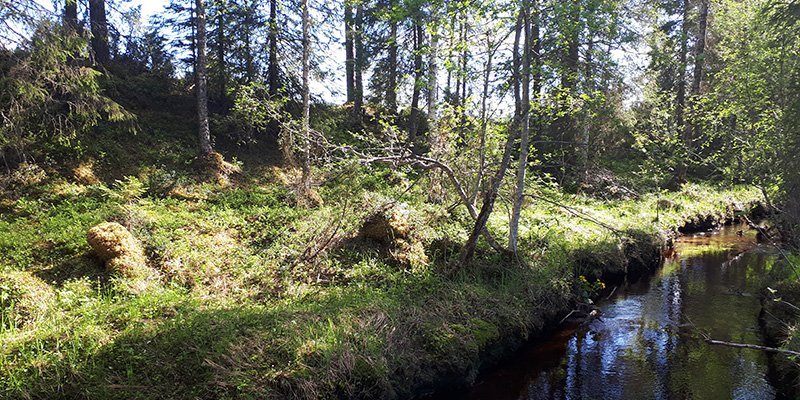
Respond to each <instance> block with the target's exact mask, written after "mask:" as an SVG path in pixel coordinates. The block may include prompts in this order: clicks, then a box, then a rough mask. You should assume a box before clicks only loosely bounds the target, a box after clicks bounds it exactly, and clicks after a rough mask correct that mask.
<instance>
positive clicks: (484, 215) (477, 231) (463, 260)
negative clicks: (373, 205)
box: [459, 12, 524, 266]
mask: <svg viewBox="0 0 800 400" xmlns="http://www.w3.org/2000/svg"><path fill="white" fill-rule="evenodd" d="M523 23H524V18H523V13H522V12H520V13H519V15H518V16H517V23H516V26H515V28H514V32H515V38H514V47H513V52H512V59H513V63H512V70H513V74H514V75H513V78H514V82H513V83H514V88H515V90H514V92H515V96H514V97H515V103H516V104H515V114H514V118H513V120H512V122H511V127H510V129H509V130H508V132H509V133H508V138H507V139H506V144H505V147H504V149H503V158H502V159H501V160H500V167H499V168H498V169H497V172H496V173H495V175H494V177H493V178H492V181H491V185H489V188H488V190H486V191H485V192H484V194H483V205H481V211H480V213H478V218H476V220H475V225H474V226H473V228H472V232H471V233H470V235H469V238H468V239H467V242H466V243H464V247H462V248H461V254H460V255H459V265H461V266H466V265H468V264H469V263H470V262H471V261H472V258H473V256H474V255H475V248H476V247H477V246H478V238H479V237H480V235H481V233H482V232H484V230H485V229H486V224H487V222H489V216H491V214H492V211H493V210H494V204H495V202H496V201H497V196H498V193H499V192H500V185H501V184H502V183H503V178H504V177H505V176H506V171H508V167H509V165H511V155H512V153H513V152H514V143H515V142H516V139H517V135H516V131H517V128H518V126H517V125H518V124H519V122H520V121H521V116H522V111H521V110H522V108H523V105H522V97H521V95H522V93H521V82H520V81H521V78H522V71H521V67H522V61H521V57H520V55H519V45H520V40H519V39H520V33H521V31H522V27H523ZM517 88H520V90H519V91H518V90H516V89H517Z"/></svg>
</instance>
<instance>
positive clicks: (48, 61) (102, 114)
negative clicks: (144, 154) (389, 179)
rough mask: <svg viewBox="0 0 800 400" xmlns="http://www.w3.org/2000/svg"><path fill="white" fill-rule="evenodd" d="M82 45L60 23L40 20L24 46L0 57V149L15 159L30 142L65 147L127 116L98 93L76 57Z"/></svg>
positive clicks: (92, 74)
mask: <svg viewBox="0 0 800 400" xmlns="http://www.w3.org/2000/svg"><path fill="white" fill-rule="evenodd" d="M86 56H87V54H86V41H85V39H84V38H81V37H79V36H78V35H76V34H71V33H69V32H68V31H67V30H66V29H65V28H64V27H62V26H60V25H53V24H52V23H49V22H42V23H41V24H40V25H39V26H38V28H37V29H36V32H35V33H34V34H33V37H32V38H31V39H30V42H29V43H27V47H26V48H24V49H18V50H16V51H14V52H11V51H4V52H3V53H2V54H0V69H2V70H3V75H2V76H3V77H2V79H0V113H2V114H3V116H4V122H3V125H2V126H0V150H2V151H3V152H4V154H5V152H6V151H7V150H11V149H13V150H14V152H15V153H16V154H14V156H17V157H19V159H20V160H24V159H25V151H26V149H27V148H28V147H29V146H30V145H31V144H33V143H36V144H37V145H40V146H50V147H53V146H59V145H65V144H67V143H69V142H70V141H72V140H73V139H75V138H76V137H78V135H80V134H81V133H85V132H87V131H88V130H89V129H90V128H92V127H93V126H95V125H96V124H97V123H98V122H99V121H101V120H105V119H107V120H110V121H124V120H129V119H131V118H132V115H131V114H130V113H128V112H127V111H125V110H124V109H123V108H122V107H121V106H120V105H119V104H117V103H115V102H114V101H113V100H111V99H109V98H108V97H106V96H104V95H103V94H102V90H101V88H100V85H99V81H98V79H99V77H100V73H99V72H97V71H96V70H94V69H91V68H89V67H86V66H84V65H82V63H81V62H79V59H80V58H82V57H86Z"/></svg>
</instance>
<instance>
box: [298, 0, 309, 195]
mask: <svg viewBox="0 0 800 400" xmlns="http://www.w3.org/2000/svg"><path fill="white" fill-rule="evenodd" d="M302 8H303V67H302V68H303V120H302V133H301V134H302V135H303V136H302V138H301V143H300V145H301V146H302V149H301V151H302V169H303V176H302V182H301V189H302V190H303V191H304V195H305V194H307V193H308V191H309V190H310V189H311V154H310V153H311V141H310V139H311V127H310V117H311V90H310V88H309V71H310V69H311V66H310V64H309V60H310V58H311V36H310V34H309V29H310V25H311V17H310V15H309V10H308V0H303V3H302Z"/></svg>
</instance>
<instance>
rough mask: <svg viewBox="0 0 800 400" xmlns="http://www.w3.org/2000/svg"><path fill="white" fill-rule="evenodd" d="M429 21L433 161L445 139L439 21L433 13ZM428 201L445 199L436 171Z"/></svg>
mask: <svg viewBox="0 0 800 400" xmlns="http://www.w3.org/2000/svg"><path fill="white" fill-rule="evenodd" d="M432 14H433V15H431V21H430V28H429V29H430V32H431V34H430V35H431V39H430V48H429V50H428V144H429V145H430V148H431V154H432V155H433V158H435V159H441V158H442V157H443V156H444V155H445V153H446V147H447V137H446V135H445V134H444V132H442V131H440V130H439V127H438V124H439V116H438V112H439V76H438V75H439V60H438V57H439V20H438V16H437V15H436V11H434V12H433V13H432ZM430 179H431V182H430V185H431V186H430V191H429V192H428V197H429V200H431V201H433V202H441V201H442V200H444V197H445V190H444V182H443V179H442V176H441V174H440V173H438V172H437V171H434V172H433V173H432V174H430Z"/></svg>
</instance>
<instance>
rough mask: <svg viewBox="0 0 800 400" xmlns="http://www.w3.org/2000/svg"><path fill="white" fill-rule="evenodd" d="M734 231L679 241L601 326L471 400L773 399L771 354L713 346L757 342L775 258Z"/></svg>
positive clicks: (510, 368)
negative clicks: (761, 295) (710, 341)
mask: <svg viewBox="0 0 800 400" xmlns="http://www.w3.org/2000/svg"><path fill="white" fill-rule="evenodd" d="M739 229H742V228H741V227H728V228H725V229H723V230H722V231H721V232H720V233H719V234H716V235H713V236H707V235H697V236H693V237H687V238H682V239H680V240H679V241H678V243H677V246H676V251H675V253H674V254H673V255H672V256H671V257H670V258H669V259H667V261H666V262H665V264H664V267H663V268H662V269H661V270H660V271H659V273H658V274H656V276H654V277H652V278H651V279H649V280H647V281H645V282H639V283H638V284H633V285H629V286H628V287H626V288H620V289H619V290H618V293H619V295H618V296H617V297H616V298H615V299H614V300H612V301H609V302H608V303H607V304H604V305H603V306H602V307H601V308H602V309H603V316H602V319H601V320H596V321H594V322H592V323H591V324H590V326H588V327H585V328H575V327H573V328H571V329H566V330H564V331H562V332H559V333H558V334H557V335H556V336H555V337H554V338H553V339H552V340H550V341H548V342H547V343H544V344H539V345H536V346H531V347H528V348H525V349H523V351H521V353H520V356H519V357H518V358H517V359H515V360H513V361H512V362H510V363H509V364H508V365H507V366H506V367H505V368H503V369H501V370H499V371H498V372H496V373H495V374H492V375H491V376H489V377H486V378H485V379H484V380H483V381H482V382H480V383H479V384H478V385H476V386H475V387H473V388H472V389H470V391H469V392H468V393H460V394H458V395H456V396H455V397H456V398H468V399H531V400H539V399H728V398H730V399H748V400H751V399H752V400H758V399H773V398H775V396H776V393H775V390H774V389H773V387H772V386H771V385H770V384H769V382H768V381H767V379H766V378H765V375H766V372H767V367H766V357H765V355H764V354H762V353H760V352H756V351H752V350H740V349H731V348H724V347H713V348H712V347H709V346H708V345H706V344H705V343H704V342H703V341H702V340H699V339H698V335H697V334H696V332H697V330H702V331H704V332H708V334H709V335H711V336H712V337H714V338H715V339H719V340H728V341H736V342H747V343H760V338H759V336H758V331H757V318H758V312H759V310H760V305H759V301H758V298H757V291H758V289H759V287H760V282H759V279H760V277H762V276H764V275H765V273H766V272H767V270H768V269H769V268H771V265H772V262H773V261H774V255H772V254H769V252H766V251H764V250H763V249H760V248H758V247H757V246H756V245H755V241H754V240H753V237H752V235H750V234H744V235H741V236H740V235H739V234H737V233H738V230H739Z"/></svg>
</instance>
